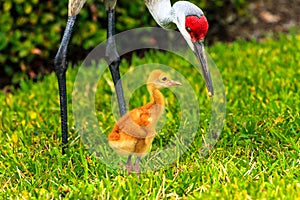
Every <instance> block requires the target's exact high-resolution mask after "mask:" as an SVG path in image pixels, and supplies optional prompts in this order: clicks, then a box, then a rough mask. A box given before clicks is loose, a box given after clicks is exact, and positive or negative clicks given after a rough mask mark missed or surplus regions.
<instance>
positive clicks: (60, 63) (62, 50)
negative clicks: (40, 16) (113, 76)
mask: <svg viewBox="0 0 300 200" xmlns="http://www.w3.org/2000/svg"><path fill="white" fill-rule="evenodd" d="M75 20H76V15H73V16H70V17H69V18H68V22H67V25H66V29H65V32H64V35H63V38H62V41H61V44H60V46H59V49H58V52H57V54H56V56H55V60H54V65H55V73H56V76H57V79H58V88H59V97H60V115H61V132H62V142H63V148H62V153H63V154H64V153H65V148H66V146H67V144H68V112H67V88H66V71H67V49H68V45H69V42H70V38H71V35H72V29H73V26H74V23H75Z"/></svg>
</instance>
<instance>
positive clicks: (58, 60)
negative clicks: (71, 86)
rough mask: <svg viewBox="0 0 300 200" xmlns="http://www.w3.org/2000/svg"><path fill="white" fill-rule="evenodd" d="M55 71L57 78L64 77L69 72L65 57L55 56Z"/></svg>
mask: <svg viewBox="0 0 300 200" xmlns="http://www.w3.org/2000/svg"><path fill="white" fill-rule="evenodd" d="M54 69H55V73H56V75H57V76H62V75H64V74H65V73H66V71H67V61H66V59H64V58H63V56H55V59H54Z"/></svg>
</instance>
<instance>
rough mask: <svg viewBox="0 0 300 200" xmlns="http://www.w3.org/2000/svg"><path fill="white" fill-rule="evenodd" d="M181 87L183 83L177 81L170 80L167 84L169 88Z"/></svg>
mask: <svg viewBox="0 0 300 200" xmlns="http://www.w3.org/2000/svg"><path fill="white" fill-rule="evenodd" d="M179 85H181V83H179V82H177V81H173V80H169V81H168V82H167V86H168V87H169V86H179Z"/></svg>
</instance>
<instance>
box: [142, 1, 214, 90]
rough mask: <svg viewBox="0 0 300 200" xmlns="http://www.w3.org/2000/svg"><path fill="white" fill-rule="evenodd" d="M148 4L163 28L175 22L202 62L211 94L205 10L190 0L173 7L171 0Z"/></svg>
mask: <svg viewBox="0 0 300 200" xmlns="http://www.w3.org/2000/svg"><path fill="white" fill-rule="evenodd" d="M145 3H146V6H147V7H148V9H149V11H150V13H151V14H152V16H153V18H154V19H155V21H156V22H157V23H158V24H159V25H160V26H161V27H163V28H168V27H169V24H170V23H171V22H173V23H175V24H176V26H177V28H178V29H179V31H180V33H181V34H182V36H183V37H184V38H185V40H186V41H187V43H188V45H189V46H190V48H191V49H192V50H193V52H194V53H195V55H196V56H197V59H198V61H199V62H200V65H201V69H202V72H203V76H204V79H205V83H206V86H207V89H208V94H209V96H213V95H214V89H213V85H212V80H211V77H210V72H209V70H208V64H207V59H206V55H205V50H204V38H205V36H206V33H207V31H208V27H209V26H208V22H207V19H206V17H205V16H204V13H203V11H202V10H201V9H200V8H199V7H197V6H196V5H194V4H193V3H190V2H188V1H177V2H176V3H175V4H174V5H173V6H172V7H171V2H170V0H145Z"/></svg>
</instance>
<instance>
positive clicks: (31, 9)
mask: <svg viewBox="0 0 300 200" xmlns="http://www.w3.org/2000/svg"><path fill="white" fill-rule="evenodd" d="M172 2H173V3H174V2H175V1H172ZM191 2H193V3H195V4H196V5H198V6H199V7H201V8H202V9H203V11H204V12H205V14H206V16H207V18H208V20H209V23H210V26H211V27H213V29H210V31H209V33H208V37H207V38H209V41H208V43H212V41H214V40H219V38H220V37H218V34H220V32H221V34H222V37H221V38H223V39H224V40H226V39H227V38H226V33H225V32H224V27H226V26H227V25H229V24H230V23H232V20H234V19H237V18H240V17H245V18H247V17H248V16H247V15H246V8H247V5H248V3H249V1H247V2H246V1H245V0H225V1H224V0H211V1H206V0H202V1H196V0H191ZM67 5H68V1H67V0H63V1H58V0H56V1H50V0H47V1H45V0H43V1H42V0H26V1H25V0H5V1H1V2H0V24H1V26H0V52H1V53H0V63H1V68H0V74H1V75H0V88H3V87H4V86H5V85H7V84H14V85H17V84H18V83H19V82H20V81H21V80H23V79H24V78H28V77H29V78H32V79H38V78H39V77H41V76H42V75H44V74H47V73H49V72H50V71H52V69H53V58H54V56H55V54H56V51H57V49H58V47H59V43H60V40H61V37H62V34H63V31H64V27H65V25H66V20H67V12H68V8H67ZM229 18H230V19H231V20H230V21H228V20H226V19H229ZM106 24H107V22H106V11H105V7H104V2H103V0H102V1H101V0H100V1H99V0H98V1H87V2H86V4H85V6H84V8H83V9H82V10H81V12H80V15H79V16H78V18H77V22H76V25H75V28H74V35H73V38H72V42H71V44H70V48H69V52H68V59H69V61H70V62H72V63H76V62H78V61H80V60H82V59H83V58H84V57H85V56H86V55H87V53H88V52H89V51H90V50H91V49H93V48H94V47H95V46H96V45H97V44H99V43H100V42H102V41H103V40H105V38H106ZM147 26H157V24H156V23H155V21H154V20H153V19H152V17H151V15H150V13H149V12H148V10H147V8H146V6H145V4H144V1H143V0H131V1H130V3H129V2H128V1H127V0H126V1H125V0H119V1H118V4H117V23H116V28H117V33H118V32H121V31H124V30H128V29H133V28H138V27H147ZM73 55H76V56H73Z"/></svg>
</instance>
